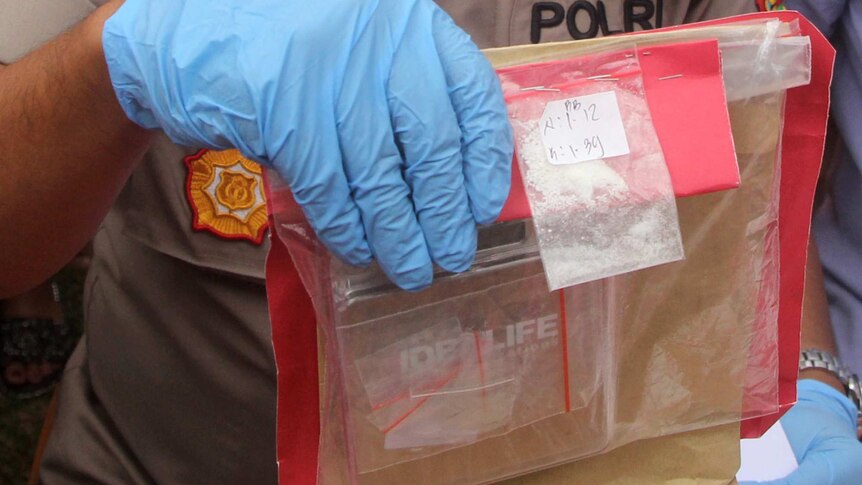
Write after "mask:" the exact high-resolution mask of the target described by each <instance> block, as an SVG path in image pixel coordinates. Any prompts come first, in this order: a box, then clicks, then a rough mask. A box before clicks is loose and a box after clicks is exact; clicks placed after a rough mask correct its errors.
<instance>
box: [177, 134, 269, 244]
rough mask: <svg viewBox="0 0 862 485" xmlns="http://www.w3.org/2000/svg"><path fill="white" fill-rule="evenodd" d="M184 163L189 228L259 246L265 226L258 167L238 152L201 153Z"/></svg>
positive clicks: (264, 200)
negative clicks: (189, 209) (189, 211)
mask: <svg viewBox="0 0 862 485" xmlns="http://www.w3.org/2000/svg"><path fill="white" fill-rule="evenodd" d="M184 161H185V163H186V167H188V179H187V181H186V193H187V196H188V201H189V205H190V206H191V210H192V215H193V217H192V227H193V228H194V229H195V230H197V231H208V232H210V233H212V234H215V235H217V236H219V237H222V238H225V239H234V240H236V239H239V240H246V241H249V242H252V243H254V244H260V243H261V242H262V241H263V235H264V233H265V232H266V228H267V225H268V219H267V215H266V196H265V195H264V189H263V177H262V171H261V168H260V166H259V165H258V164H256V163H254V162H252V161H251V160H249V159H247V158H245V157H243V156H242V155H241V154H240V153H239V151H238V150H223V151H213V150H201V151H199V152H197V153H195V154H194V155H190V156H188V157H186V158H185V159H184Z"/></svg>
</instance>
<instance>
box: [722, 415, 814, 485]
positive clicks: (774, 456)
mask: <svg viewBox="0 0 862 485" xmlns="http://www.w3.org/2000/svg"><path fill="white" fill-rule="evenodd" d="M740 452H741V459H742V463H741V466H740V467H739V472H737V474H736V479H737V480H739V481H749V480H750V481H764V480H777V479H779V478H784V477H786V476H787V475H790V473H791V472H793V471H794V470H796V469H797V468H799V464H798V463H797V462H796V457H795V456H794V455H793V448H791V447H790V442H789V441H788V440H787V434H785V432H784V428H783V427H782V426H781V422H778V423H775V425H774V426H772V427H771V428H769V430H768V431H767V432H766V433H764V435H763V436H761V437H760V438H757V439H750V440H740Z"/></svg>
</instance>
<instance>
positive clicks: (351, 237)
mask: <svg viewBox="0 0 862 485" xmlns="http://www.w3.org/2000/svg"><path fill="white" fill-rule="evenodd" d="M309 131H312V134H311V135H309V136H304V137H301V138H302V139H303V140H304V141H305V143H299V141H298V140H297V141H288V142H286V143H285V145H284V146H285V147H288V146H289V147H292V149H291V150H290V151H289V152H284V153H280V154H277V155H276V157H275V160H276V161H275V163H273V165H274V168H275V169H276V171H278V173H279V175H280V176H281V177H282V178H284V179H285V181H287V183H288V185H289V186H290V189H291V192H292V193H293V197H294V199H295V200H296V202H297V203H298V204H299V205H300V206H301V207H302V210H303V212H304V213H305V216H306V218H307V219H308V222H309V223H310V224H311V227H312V228H313V229H314V231H315V233H317V236H318V237H319V238H320V240H321V242H323V244H324V245H325V246H326V248H327V249H329V251H330V252H332V253H333V254H335V255H336V256H338V257H339V258H341V259H342V260H344V261H346V262H348V263H350V264H354V265H366V264H369V263H370V262H371V249H370V248H369V246H368V242H367V241H366V238H365V230H364V229H363V227H362V219H361V217H360V213H359V208H358V207H357V205H356V204H355V203H354V201H353V198H352V196H351V193H350V187H349V185H348V183H347V177H346V175H345V173H344V170H343V168H342V167H343V165H342V159H341V152H340V151H339V150H338V143H337V140H338V135H337V134H336V133H335V123H334V121H333V123H331V124H330V127H326V126H318V127H317V129H315V130H309Z"/></svg>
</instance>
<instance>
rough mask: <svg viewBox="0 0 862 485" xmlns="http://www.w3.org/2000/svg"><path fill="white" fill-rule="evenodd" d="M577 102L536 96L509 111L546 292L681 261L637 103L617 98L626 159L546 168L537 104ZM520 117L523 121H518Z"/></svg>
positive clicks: (668, 197) (625, 94)
mask: <svg viewBox="0 0 862 485" xmlns="http://www.w3.org/2000/svg"><path fill="white" fill-rule="evenodd" d="M633 91H634V92H639V91H640V92H642V90H638V89H633ZM581 94H582V93H553V94H550V95H548V96H535V97H531V98H528V99H525V100H523V101H520V102H519V103H517V104H515V105H514V106H510V109H511V110H512V118H513V126H514V128H515V133H516V141H517V145H518V158H519V161H520V163H521V171H522V173H523V174H524V185H525V188H526V192H527V197H528V198H529V200H530V207H531V209H532V213H533V220H534V223H535V225H536V230H537V233H538V237H539V245H540V248H541V253H542V261H543V263H544V266H545V273H546V275H547V277H548V284H549V287H550V288H551V289H552V290H555V289H559V288H565V287H568V286H572V285H575V284H579V283H585V282H587V281H592V280H597V279H601V278H606V277H609V276H613V275H617V274H621V273H626V272H630V271H635V270H638V269H643V268H647V267H650V266H656V265H658V264H663V263H667V262H671V261H677V260H680V259H682V258H683V251H682V243H681V237H680V232H679V222H678V219H677V212H676V200H675V198H674V193H673V187H672V185H671V182H670V176H669V175H668V172H667V166H666V165H665V162H664V156H663V154H662V151H661V146H660V145H659V142H658V137H657V135H656V133H655V130H654V128H653V126H652V122H651V119H650V116H649V109H648V107H647V105H646V102H645V100H644V99H643V97H642V96H638V95H636V94H633V93H632V92H630V91H627V90H624V89H618V90H617V97H618V99H619V102H620V110H621V112H622V116H623V122H624V125H625V127H626V136H627V138H628V142H629V145H630V146H631V153H630V154H629V155H624V156H620V157H614V158H609V159H605V160H594V161H589V162H582V163H576V164H571V165H553V164H551V163H550V162H548V160H547V155H546V153H547V152H546V150H545V146H544V144H543V142H542V137H541V127H540V118H539V117H536V116H535V114H536V113H541V109H537V106H536V103H540V104H544V103H547V102H549V101H551V100H554V99H561V98H566V97H572V96H577V95H581ZM519 108H520V109H519ZM519 113H522V114H527V113H529V118H527V116H524V117H523V118H527V119H519Z"/></svg>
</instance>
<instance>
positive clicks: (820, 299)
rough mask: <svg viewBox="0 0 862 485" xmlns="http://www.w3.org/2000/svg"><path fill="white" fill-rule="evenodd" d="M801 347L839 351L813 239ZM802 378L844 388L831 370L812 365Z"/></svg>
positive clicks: (807, 267) (803, 307)
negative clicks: (819, 368) (815, 367)
mask: <svg viewBox="0 0 862 485" xmlns="http://www.w3.org/2000/svg"><path fill="white" fill-rule="evenodd" d="M802 348H803V349H808V348H815V349H819V350H825V351H827V352H829V353H831V354H833V355H837V354H838V350H837V348H836V346H835V337H834V335H833V334H832V326H831V324H830V320H829V303H828V301H827V300H826V292H825V291H824V288H823V269H822V267H821V266H820V255H819V254H818V252H817V246H816V245H815V244H814V240H813V239H812V240H811V244H810V245H809V246H808V263H807V266H806V272H805V297H804V298H803V301H802ZM799 377H800V378H803V379H817V380H819V381H823V382H825V383H827V384H829V385H830V386H832V387H834V388H836V389H838V390H839V391H841V392H844V388H843V386H842V384H841V381H839V380H838V379H837V378H836V377H835V376H834V375H832V373H830V372H827V371H822V370H818V369H809V370H805V371H802V372H801V373H800V376H799Z"/></svg>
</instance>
